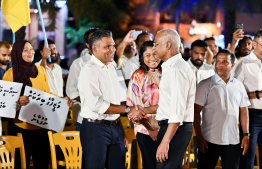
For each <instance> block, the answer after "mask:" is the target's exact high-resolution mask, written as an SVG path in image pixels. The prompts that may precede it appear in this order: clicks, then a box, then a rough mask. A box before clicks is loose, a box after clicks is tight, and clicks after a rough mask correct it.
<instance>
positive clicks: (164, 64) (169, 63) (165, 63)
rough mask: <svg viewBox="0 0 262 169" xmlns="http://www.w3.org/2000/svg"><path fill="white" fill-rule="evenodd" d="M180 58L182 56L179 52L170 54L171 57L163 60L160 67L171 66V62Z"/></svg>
mask: <svg viewBox="0 0 262 169" xmlns="http://www.w3.org/2000/svg"><path fill="white" fill-rule="evenodd" d="M181 58H182V56H181V53H178V54H176V55H174V56H172V57H171V58H169V59H168V60H167V61H165V62H164V63H163V64H162V65H161V67H162V68H167V67H169V66H171V65H172V64H173V63H175V62H176V61H177V60H179V59H181Z"/></svg>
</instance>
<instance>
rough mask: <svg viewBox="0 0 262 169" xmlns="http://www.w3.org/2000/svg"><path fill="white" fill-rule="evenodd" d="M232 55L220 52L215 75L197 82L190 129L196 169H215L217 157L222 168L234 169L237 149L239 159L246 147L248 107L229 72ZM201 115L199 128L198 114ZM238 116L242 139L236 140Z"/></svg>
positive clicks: (244, 95)
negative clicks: (191, 128) (194, 137)
mask: <svg viewBox="0 0 262 169" xmlns="http://www.w3.org/2000/svg"><path fill="white" fill-rule="evenodd" d="M234 61H235V55H234V54H233V53H232V52H231V51H229V50H221V51H219V52H218V54H217V57H216V65H215V69H216V74H215V75H213V76H212V77H209V78H208V79H205V80H203V81H201V82H200V83H199V84H198V86H197V90H196V98H195V107H194V108H195V109H194V117H195V118H194V127H195V131H196V137H197V147H198V150H199V151H198V167H197V168H198V169H206V168H215V166H216V163H217V160H218V158H219V156H221V159H222V161H223V162H222V168H230V169H238V168H239V161H240V150H241V149H240V147H241V148H243V152H242V153H243V155H244V154H245V153H246V152H247V149H248V145H249V129H248V128H249V125H248V124H249V119H248V110H247V106H248V105H250V102H249V100H248V96H247V93H246V90H245V87H244V85H243V84H242V83H241V82H240V81H239V80H237V79H235V78H234V77H230V71H231V69H232V68H233V66H234ZM201 111H202V125H201V126H200V123H201V117H200V112H201ZM239 114H240V122H241V127H242V129H243V131H244V133H245V136H244V137H243V139H242V140H241V146H240V139H239V129H238V122H239Z"/></svg>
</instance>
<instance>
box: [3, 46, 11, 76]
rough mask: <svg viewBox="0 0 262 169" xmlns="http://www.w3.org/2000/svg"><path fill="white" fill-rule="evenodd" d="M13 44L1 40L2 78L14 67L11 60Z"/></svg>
mask: <svg viewBox="0 0 262 169" xmlns="http://www.w3.org/2000/svg"><path fill="white" fill-rule="evenodd" d="M11 50H12V46H11V45H10V44H9V43H8V42H5V41H2V42H0V79H2V77H3V75H4V74H5V72H6V71H7V70H8V69H10V68H11V67H12V64H11V62H10V57H11Z"/></svg>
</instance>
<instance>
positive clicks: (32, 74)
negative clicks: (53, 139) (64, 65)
mask: <svg viewBox="0 0 262 169" xmlns="http://www.w3.org/2000/svg"><path fill="white" fill-rule="evenodd" d="M44 50H45V51H44V52H45V54H47V55H50V49H48V48H45V49H44ZM34 54H35V51H34V50H33V47H32V45H31V44H30V43H29V42H28V41H26V40H17V41H16V42H15V43H14V45H13V49H12V52H11V59H12V64H13V67H12V68H10V69H9V70H8V71H7V72H6V73H5V74H4V76H3V80H5V81H11V82H19V83H23V87H22V91H21V94H20V98H19V100H18V102H17V113H16V117H15V118H14V119H9V121H8V134H9V135H14V136H16V135H17V133H22V135H23V141H24V147H25V155H26V165H27V168H28V166H29V164H30V159H31V157H32V160H33V164H34V167H35V168H37V169H42V168H43V169H46V168H48V163H49V158H50V147H49V140H48V135H47V132H48V130H47V129H43V128H41V127H38V126H35V125H32V124H28V123H26V122H22V121H20V120H18V114H19V110H20V108H21V106H25V105H27V104H28V103H29V98H28V97H27V96H23V94H24V89H25V86H26V85H27V86H31V87H33V88H35V89H38V90H41V91H44V92H47V93H50V94H53V93H51V92H50V88H49V86H48V81H47V75H46V72H45V68H44V67H42V66H38V65H35V64H34V63H33V60H34ZM64 99H66V100H68V104H69V105H70V104H72V102H71V100H70V99H68V98H67V97H65V98H64ZM17 154H18V155H19V152H16V155H17ZM15 168H21V167H20V158H15Z"/></svg>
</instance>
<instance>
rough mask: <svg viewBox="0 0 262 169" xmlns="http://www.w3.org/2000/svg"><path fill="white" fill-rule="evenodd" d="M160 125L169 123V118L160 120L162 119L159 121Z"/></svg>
mask: <svg viewBox="0 0 262 169" xmlns="http://www.w3.org/2000/svg"><path fill="white" fill-rule="evenodd" d="M158 125H159V126H162V125H168V120H160V121H158Z"/></svg>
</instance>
